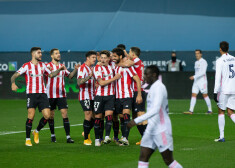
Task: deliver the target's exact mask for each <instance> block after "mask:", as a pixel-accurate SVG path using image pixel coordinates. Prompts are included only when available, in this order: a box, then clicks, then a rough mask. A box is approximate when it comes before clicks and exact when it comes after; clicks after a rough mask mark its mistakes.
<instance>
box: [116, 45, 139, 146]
mask: <svg viewBox="0 0 235 168" xmlns="http://www.w3.org/2000/svg"><path fill="white" fill-rule="evenodd" d="M112 53H113V61H114V62H115V63H116V65H118V64H119V63H123V61H124V60H123V59H124V58H125V57H126V56H125V54H124V51H123V50H122V49H120V48H115V49H113V50H112ZM115 74H121V76H122V78H120V79H118V80H117V81H116V102H115V112H116V113H118V114H119V117H120V121H121V131H122V135H123V138H121V139H120V141H119V142H120V143H121V144H122V145H129V142H128V136H129V131H130V130H129V129H128V128H127V123H128V122H129V121H130V111H131V109H132V101H133V96H134V93H133V88H132V86H131V84H132V80H134V81H135V82H136V83H137V89H138V94H137V96H136V100H135V101H136V102H137V104H140V103H142V102H143V99H142V95H141V81H140V79H139V77H138V75H137V73H136V71H135V69H134V67H129V68H123V67H120V66H116V67H115Z"/></svg>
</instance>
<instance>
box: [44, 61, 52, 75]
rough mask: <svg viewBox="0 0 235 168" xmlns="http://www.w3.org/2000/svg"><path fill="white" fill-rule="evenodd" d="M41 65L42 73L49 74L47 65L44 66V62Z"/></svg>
mask: <svg viewBox="0 0 235 168" xmlns="http://www.w3.org/2000/svg"><path fill="white" fill-rule="evenodd" d="M42 66H43V69H44V74H45V75H49V74H51V70H50V69H48V67H47V66H46V64H44V63H43V64H42Z"/></svg>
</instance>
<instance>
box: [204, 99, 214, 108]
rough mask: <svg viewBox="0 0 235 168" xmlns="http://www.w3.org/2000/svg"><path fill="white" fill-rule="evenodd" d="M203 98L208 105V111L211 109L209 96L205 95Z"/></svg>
mask: <svg viewBox="0 0 235 168" xmlns="http://www.w3.org/2000/svg"><path fill="white" fill-rule="evenodd" d="M204 100H205V102H206V105H207V107H208V111H212V108H211V100H210V98H209V96H207V97H205V98H204Z"/></svg>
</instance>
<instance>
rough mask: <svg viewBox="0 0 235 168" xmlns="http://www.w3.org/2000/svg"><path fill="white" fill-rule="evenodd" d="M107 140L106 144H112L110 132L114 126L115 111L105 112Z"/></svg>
mask: <svg viewBox="0 0 235 168" xmlns="http://www.w3.org/2000/svg"><path fill="white" fill-rule="evenodd" d="M105 121H106V122H105V139H104V143H105V144H109V143H110V142H111V138H110V132H111V128H112V124H113V111H111V110H106V111H105Z"/></svg>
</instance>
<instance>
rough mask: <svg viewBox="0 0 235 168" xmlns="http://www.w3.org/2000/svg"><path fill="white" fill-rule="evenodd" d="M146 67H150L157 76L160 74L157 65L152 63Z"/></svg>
mask: <svg viewBox="0 0 235 168" xmlns="http://www.w3.org/2000/svg"><path fill="white" fill-rule="evenodd" d="M146 69H149V70H150V71H151V73H156V75H157V77H158V76H159V74H160V71H159V69H158V67H157V66H156V65H150V66H148V67H147V68H146Z"/></svg>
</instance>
